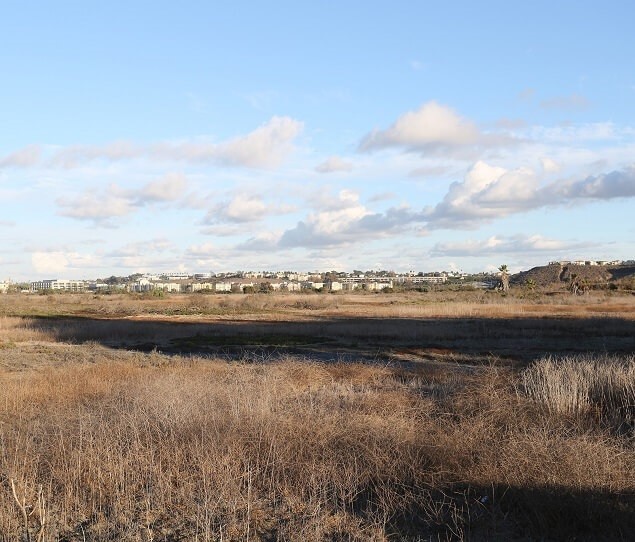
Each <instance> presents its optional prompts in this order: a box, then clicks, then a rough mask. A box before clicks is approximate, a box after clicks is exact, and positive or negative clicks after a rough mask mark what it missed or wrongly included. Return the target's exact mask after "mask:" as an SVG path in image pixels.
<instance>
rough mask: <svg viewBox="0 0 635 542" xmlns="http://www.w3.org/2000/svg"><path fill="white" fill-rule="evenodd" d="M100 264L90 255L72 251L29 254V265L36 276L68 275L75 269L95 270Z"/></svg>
mask: <svg viewBox="0 0 635 542" xmlns="http://www.w3.org/2000/svg"><path fill="white" fill-rule="evenodd" d="M100 264H101V262H100V261H99V259H98V258H97V257H96V256H94V255H92V254H80V253H78V252H72V251H69V252H66V251H36V252H33V253H32V254H31V265H32V266H33V269H34V270H35V272H36V273H38V274H49V275H55V274H60V273H68V272H72V271H73V270H77V269H87V268H96V267H99V265H100ZM50 278H66V277H50Z"/></svg>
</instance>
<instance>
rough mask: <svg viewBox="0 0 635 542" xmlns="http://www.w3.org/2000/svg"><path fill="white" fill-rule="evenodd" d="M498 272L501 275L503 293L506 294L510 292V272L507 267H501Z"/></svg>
mask: <svg viewBox="0 0 635 542" xmlns="http://www.w3.org/2000/svg"><path fill="white" fill-rule="evenodd" d="M498 270H499V271H500V273H501V288H502V289H503V292H506V291H508V290H509V271H508V270H507V265H505V264H503V265H501V266H500V267H499V268H498Z"/></svg>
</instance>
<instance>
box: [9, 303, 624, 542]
mask: <svg viewBox="0 0 635 542" xmlns="http://www.w3.org/2000/svg"><path fill="white" fill-rule="evenodd" d="M470 295H471V294H470ZM214 297H215V296H191V297H186V298H176V301H175V302H174V303H173V306H172V307H171V308H170V307H168V306H167V305H161V307H163V308H162V309H161V310H158V309H157V308H158V307H159V305H155V300H147V302H148V304H147V305H146V304H144V303H145V301H144V300H139V299H126V298H124V297H123V296H122V297H121V298H114V299H113V300H110V299H108V300H107V301H104V300H103V299H92V298H91V299H90V300H85V299H82V298H81V297H78V296H68V297H67V296H55V297H54V298H53V299H52V300H50V301H49V302H42V300H45V301H46V298H45V297H39V296H37V297H32V298H29V300H27V301H25V300H24V299H23V298H21V297H19V296H13V300H14V303H13V304H11V303H10V300H11V298H12V296H5V297H0V310H1V311H2V314H4V315H5V316H1V317H0V389H1V390H2V393H1V394H0V399H1V400H0V540H3V541H5V540H6V541H14V540H20V539H21V538H22V539H24V540H26V539H27V536H28V537H29V539H30V540H33V541H35V540H38V541H39V540H41V541H78V542H79V541H84V540H130V541H133V540H139V541H141V540H146V541H150V540H153V541H160V540H164V541H176V540H200V541H204V540H210V541H211V540H225V541H239V540H240V541H242V540H251V541H257V540H267V541H268V540H270V541H274V540H298V541H299V540H315V541H318V540H319V541H331V540H360V541H362V540H363V541H366V540H377V541H388V540H404V541H413V542H414V541H422V540H455V539H474V540H478V539H484V540H508V539H544V540H548V539H556V540H573V539H576V540H580V539H587V540H598V539H606V540H628V539H629V538H630V537H631V535H632V533H633V532H635V426H634V421H635V420H634V419H633V417H634V411H635V386H634V382H635V361H634V359H633V357H632V347H631V352H630V354H629V353H626V352H625V353H619V352H614V353H613V354H611V355H606V354H601V353H597V352H596V353H593V352H592V350H593V348H592V346H593V345H594V344H596V343H595V342H594V341H589V342H584V340H582V338H581V339H580V340H581V341H582V346H587V347H588V346H589V345H590V346H591V347H589V348H587V351H588V352H587V353H586V354H584V355H571V354H569V353H568V348H565V349H564V350H567V353H566V355H565V354H564V353H563V351H554V352H553V355H552V356H551V357H549V356H538V357H537V358H536V359H534V360H527V359H526V358H523V357H522V356H519V357H518V358H517V359H518V360H520V361H519V362H518V363H516V362H515V361H514V360H513V359H507V358H505V359H502V358H500V357H496V356H484V355H481V354H478V355H476V354H473V353H470V352H468V353H467V354H465V357H464V358H461V359H458V358H456V357H452V358H449V357H447V356H446V357H443V356H441V357H439V358H435V359H432V358H431V357H430V355H428V356H427V357H426V356H421V357H418V358H416V359H414V361H413V360H412V359H411V360H409V361H407V362H404V361H398V360H397V358H395V357H394V356H391V355H390V352H388V350H389V345H390V344H391V343H392V342H397V343H402V342H403V343H407V344H410V345H411V344H418V345H419V347H421V350H422V351H426V348H425V347H426V344H425V343H426V341H428V340H429V339H430V337H429V336H428V335H425V333H422V332H420V331H417V330H419V328H417V327H412V328H409V327H408V326H409V325H412V326H414V325H415V323H416V322H415V320H416V319H413V318H412V316H410V317H404V316H401V317H399V318H397V311H399V310H403V311H405V312H408V311H409V310H410V309H408V303H411V304H412V305H413V307H425V306H426V304H427V303H430V304H431V305H432V304H436V308H435V309H434V310H436V311H441V301H430V300H428V299H425V298H417V297H414V296H413V297H411V298H402V297H400V296H396V297H392V296H381V297H379V298H378V296H372V295H371V296H360V298H359V299H357V300H356V299H354V298H353V297H354V296H352V297H351V299H350V301H349V300H348V298H346V297H344V296H342V297H341V298H339V299H338V297H339V296H281V297H280V298H279V299H277V298H276V297H275V296H265V295H263V296H254V297H252V298H249V297H240V296H224V297H222V299H219V300H217V301H216V302H214V301H213V300H214ZM76 299H79V301H76ZM378 299H382V300H383V304H382V305H381V306H377V307H376V309H373V308H372V306H373V305H372V303H375V302H377V300H378ZM201 300H203V301H204V302H205V303H207V304H208V305H205V307H207V308H208V309H209V310H208V311H207V312H204V311H203V310H201V311H199V313H198V314H197V315H196V316H197V319H196V321H195V322H193V323H189V324H183V323H180V324H179V325H177V322H179V321H180V319H179V318H176V317H175V318H174V319H173V320H172V322H171V323H166V322H153V321H146V320H144V321H143V322H136V320H135V319H133V320H130V319H125V318H123V317H122V311H123V310H128V311H129V314H130V315H135V316H136V317H139V316H142V315H145V317H146V318H148V315H149V314H152V311H155V310H156V311H157V313H160V315H161V316H162V317H163V318H165V316H166V309H169V310H177V309H178V310H181V309H182V308H183V307H188V306H189V307H193V306H194V305H193V303H194V301H196V302H197V305H196V306H197V307H199V308H201V307H203V305H204V304H203V301H201ZM246 300H249V303H252V304H256V305H258V304H263V307H264V305H266V304H271V308H272V310H273V311H274V312H275V311H279V312H278V317H276V316H274V317H273V318H272V323H271V325H273V326H275V327H274V329H275V331H276V333H279V332H281V330H283V329H285V328H288V327H289V326H292V324H293V322H291V321H290V316H289V315H290V313H292V312H293V311H296V310H298V311H300V312H302V314H301V318H300V317H299V318H298V320H297V322H295V323H296V324H297V325H301V326H304V327H298V328H297V329H302V330H305V332H306V333H307V334H313V333H315V332H316V331H322V332H324V333H325V334H327V335H328V333H332V329H330V328H328V327H327V328H324V323H322V322H321V321H320V317H324V318H326V316H325V315H324V314H322V315H321V316H320V317H315V316H314V317H313V319H311V318H309V316H310V314H311V312H312V311H316V312H323V313H326V312H329V311H337V310H342V311H349V312H350V314H352V313H353V308H352V307H353V306H355V307H356V310H357V311H358V312H357V313H356V314H358V317H360V320H359V321H356V322H353V321H345V322H344V323H345V327H344V329H343V330H341V331H340V336H337V335H336V334H334V336H335V338H336V339H337V338H338V337H339V339H341V338H342V337H343V336H348V335H351V336H353V337H354V340H355V341H358V340H360V338H363V337H366V336H367V335H369V334H376V333H377V331H378V329H379V328H374V327H364V326H369V325H370V324H368V322H366V321H365V320H364V319H363V318H361V316H368V315H369V314H371V313H372V311H373V310H376V312H377V313H379V315H380V316H381V317H382V318H387V315H391V314H392V315H393V317H394V321H393V320H386V321H385V322H383V323H385V324H386V325H388V326H389V331H388V332H387V333H386V334H385V336H384V337H383V338H381V341H380V343H379V344H381V345H382V348H383V349H385V352H383V354H382V356H380V357H378V358H377V362H375V363H369V362H367V363H355V362H349V363H341V362H337V361H329V362H318V361H314V360H313V359H308V358H306V357H298V356H297V355H294V356H291V355H286V354H282V355H278V356H263V357H262V358H261V360H260V362H258V363H254V362H253V359H254V357H253V356H248V355H246V356H243V357H242V361H241V360H240V359H239V360H238V361H228V360H227V359H218V357H215V356H213V355H201V354H200V352H199V353H198V354H195V353H190V354H187V353H185V352H181V353H180V354H179V355H167V354H165V353H161V352H160V351H151V352H146V353H144V352H139V351H133V350H129V349H126V348H121V346H122V343H123V345H125V344H126V343H127V342H129V341H134V340H137V341H141V342H144V343H155V344H160V342H159V341H160V340H165V337H166V335H167V336H168V338H177V339H178V338H179V337H180V338H183V337H190V336H191V335H192V334H193V333H194V332H196V333H199V332H201V328H199V327H188V326H205V325H207V327H209V326H210V325H211V324H212V323H214V322H215V324H214V325H217V324H219V322H220V323H224V324H225V325H226V326H230V327H231V326H233V327H231V329H230V327H227V328H221V330H220V331H219V330H218V329H217V328H214V329H216V331H217V332H218V333H220V334H221V335H222V333H225V334H226V337H233V338H235V337H237V336H241V337H249V336H250V334H253V332H254V329H259V328H257V327H254V326H256V323H258V325H264V322H263V320H264V316H261V317H259V318H254V319H255V320H256V323H254V322H245V318H244V317H245V315H246V314H251V315H252V316H255V315H256V314H259V313H258V311H260V310H263V311H264V310H268V309H264V308H262V309H261V308H258V306H256V307H255V308H253V307H252V308H248V307H246V306H242V308H240V310H238V309H236V307H240V306H241V303H246ZM312 300H319V303H324V305H322V306H319V307H317V308H315V309H310V308H304V309H299V308H297V307H296V306H295V305H294V304H295V303H298V302H305V301H312ZM159 301H160V302H163V301H164V300H159ZM221 301H225V302H228V303H231V304H235V307H234V306H233V305H232V306H233V307H234V308H233V309H232V310H234V309H235V310H236V312H235V315H237V316H238V318H237V321H236V322H233V323H229V322H228V321H227V318H228V316H227V315H226V314H223V315H220V314H218V315H215V314H213V309H214V307H215V306H216V305H214V303H216V304H218V303H220V302H221ZM490 301H491V303H490ZM494 301H495V298H486V300H485V301H484V302H483V304H484V305H487V304H489V305H491V308H492V309H493V310H494V312H495V313H496V314H497V315H498V316H496V317H494V316H492V318H498V319H500V318H501V312H497V311H504V307H506V306H511V307H515V308H516V309H518V308H520V307H521V306H522V307H525V308H524V309H523V313H524V312H525V311H526V310H527V308H526V307H532V309H531V310H533V308H536V307H542V309H538V308H536V310H544V312H545V313H547V312H548V311H549V306H547V305H545V304H542V303H540V304H538V303H536V304H534V305H531V304H528V302H527V301H526V300H518V299H513V298H511V299H510V298H500V296H499V297H498V302H496V303H495V302H494ZM317 302H318V301H316V303H317ZM392 302H395V303H392ZM29 303H31V305H29ZM109 303H111V304H112V305H109ZM462 303H465V306H463V305H461V304H462ZM455 304H458V306H457V307H455V308H454V309H452V308H451V307H448V308H447V314H446V316H445V319H443V318H442V320H451V321H452V323H451V325H450V327H449V329H455V330H456V329H457V321H456V320H455V318H457V316H456V314H459V313H460V314H461V315H462V317H463V318H464V320H461V321H460V322H458V323H459V324H460V323H464V322H467V321H468V320H469V321H471V320H472V319H476V321H477V323H476V324H475V326H476V327H474V328H472V327H469V326H468V327H467V328H465V329H464V331H463V332H464V333H465V337H464V339H465V341H468V339H469V341H474V340H475V339H474V337H472V336H471V335H470V336H469V337H468V332H469V333H473V332H474V329H476V330H479V329H480V330H481V331H483V330H485V331H488V330H489V332H491V333H490V335H489V336H488V337H487V338H486V340H487V341H489V342H488V346H491V347H492V348H493V347H494V346H495V345H496V343H497V342H500V341H505V340H508V339H509V337H507V336H506V335H504V334H503V335H502V336H499V335H496V334H494V333H493V331H492V330H493V328H488V327H482V322H481V321H480V319H479V318H476V317H475V316H474V313H470V314H469V315H468V314H466V310H467V307H469V310H470V311H472V310H473V308H474V307H477V306H480V302H478V301H474V300H471V299H463V300H461V299H457V300H455ZM115 306H116V307H117V309H116V310H113V311H112V312H110V313H108V312H107V310H109V309H108V307H115ZM561 306H562V307H568V306H574V307H575V308H578V307H579V308H580V312H578V313H576V314H575V315H571V314H569V315H568V316H567V317H566V318H561V319H558V320H554V321H549V322H548V325H545V326H544V327H534V328H531V329H530V330H529V331H527V332H526V333H528V334H531V333H534V332H536V331H537V332H539V333H541V334H542V335H540V336H539V338H538V339H539V340H546V339H548V338H549V336H550V335H549V333H548V331H549V332H551V331H554V330H553V329H552V328H553V327H554V322H558V323H559V324H558V325H561V326H562V330H560V331H561V332H562V333H563V334H564V335H565V337H566V338H567V341H570V340H571V338H572V337H574V335H573V334H572V333H571V332H570V330H571V328H570V327H569V326H570V325H572V326H573V328H572V329H576V327H577V328H578V329H585V328H584V321H586V320H589V315H590V314H591V315H596V314H600V313H606V314H611V315H613V316H614V315H615V314H619V315H620V319H619V321H620V322H621V324H620V325H622V326H623V327H621V328H619V329H620V330H621V331H620V333H615V332H614V330H613V331H611V330H608V329H605V330H602V331H601V333H599V335H598V336H601V337H603V338H604V340H605V346H607V344H606V343H607V341H608V342H612V341H616V342H618V343H619V348H616V349H615V350H624V349H625V347H626V349H628V348H629V345H630V344H632V342H631V343H629V342H628V340H629V339H630V340H631V341H632V334H631V335H630V337H628V336H624V337H622V335H621V334H626V333H627V332H628V330H629V329H630V330H631V331H632V330H633V311H632V308H633V304H632V303H631V301H630V299H628V298H615V299H612V298H611V299H604V298H602V299H599V298H596V300H595V304H592V303H591V302H590V301H589V300H588V299H587V300H583V301H579V300H578V299H576V300H575V304H572V305H567V304H565V303H563V304H562V305H561ZM592 306H593V307H594V308H595V311H589V310H588V309H589V308H590V307H592ZM100 307H105V308H104V311H101V310H100ZM133 307H134V310H133V309H132V308H133ZM203 308H204V307H203ZM217 308H218V307H217ZM452 310H455V311H456V313H455V314H452ZM555 310H556V311H557V310H559V309H558V308H557V307H556V309H555ZM46 311H48V312H46ZM91 311H92V312H93V313H94V314H97V315H100V317H101V318H104V317H105V315H108V314H109V315H110V319H106V320H105V321H103V320H94V319H93V320H84V319H79V320H77V319H71V320H68V319H64V318H62V319H60V318H59V315H62V316H63V315H67V316H68V315H74V316H78V315H79V314H84V316H87V315H88V314H89V313H90V312H91ZM161 311H163V312H161ZM240 311H243V312H240ZM249 311H251V312H249ZM364 311H368V312H364ZM432 312H433V311H432ZM45 313H46V314H47V317H46V318H42V317H41V316H42V315H44V314H45ZM29 314H30V315H31V316H29ZM37 315H40V317H39V318H38V317H35V316H37ZM280 315H283V316H284V318H281V317H280ZM437 315H438V313H437ZM521 315H522V313H518V314H517V315H516V316H515V317H508V318H507V319H501V320H502V321H507V320H509V321H512V320H513V319H514V318H521ZM115 316H117V318H115ZM191 316H194V315H190V317H191ZM202 316H205V319H204V321H201V320H200V319H201V317H202ZM468 316H469V318H468ZM329 318H332V316H329ZM590 321H592V322H593V325H594V326H596V327H597V326H598V325H599V324H598V322H600V325H602V324H601V323H602V322H603V323H604V324H605V325H606V326H607V327H610V326H616V325H617V324H616V320H611V319H609V318H605V319H601V320H597V319H591V320H590ZM99 322H102V325H100V324H99ZM104 322H105V323H104ZM135 322H136V323H137V324H139V327H137V328H135V329H134V330H132V331H130V330H129V331H126V326H128V328H130V327H131V326H132V324H134V323H135ZM413 322H414V323H413ZM495 322H496V323H498V320H495ZM521 323H523V324H525V323H526V320H522V321H521ZM245 325H246V326H247V327H246V328H245V327H240V326H245ZM355 325H357V326H361V328H360V327H357V328H356V327H355ZM417 325H418V324H417ZM445 325H446V328H447V326H448V324H447V323H446V324H445ZM179 326H181V327H179ZM390 326H392V327H390ZM236 327H238V328H239V330H238V331H237V330H236V329H235V328H236ZM458 327H459V328H460V326H458ZM177 328H178V329H177ZM446 328H441V327H435V328H433V331H434V333H437V332H439V331H443V330H445V332H447V329H446ZM175 329H176V331H175ZM297 329H296V332H298V331H297ZM360 329H361V331H360ZM399 329H403V330H404V331H403V335H399V333H398V331H397V330H399ZM460 329H463V328H460ZM460 329H459V333H461V331H460ZM519 329H520V328H519ZM415 332H416V333H415ZM413 333H414V334H413ZM332 334H333V333H332ZM431 334H432V332H431ZM216 336H217V335H215V337H216ZM430 336H432V335H430ZM294 337H295V335H294ZM448 337H449V333H448ZM514 337H516V338H518V339H521V338H523V337H521V336H520V335H518V336H516V335H514ZM607 337H611V339H610V340H607ZM620 337H621V338H622V339H623V342H619V340H618V339H620ZM118 339H119V340H120V342H119V344H117V340H118ZM288 339H289V336H286V340H288ZM525 339H527V340H529V338H528V337H525ZM232 340H236V339H232ZM278 340H280V341H284V340H285V337H279V338H278ZM448 340H450V338H448ZM325 344H326V343H325ZM325 344H323V345H322V347H323V348H326V347H327V346H325ZM328 344H329V345H330V346H328V347H329V348H332V349H334V356H335V358H334V359H337V358H336V354H337V352H336V351H337V350H338V349H339V348H340V347H341V346H342V343H341V342H334V343H332V344H331V343H328ZM466 344H467V343H466ZM113 346H119V348H117V349H115V348H113ZM243 346H245V345H244V343H243ZM608 346H611V344H608ZM489 349H491V348H489ZM411 350H414V349H413V348H409V349H408V351H411ZM432 350H433V349H432V348H428V349H427V351H428V354H429V353H430V351H432ZM468 350H469V349H468ZM597 350H598V351H599V350H600V349H599V348H598V349H597ZM455 354H456V352H455ZM245 360H250V362H246V361H245ZM12 481H13V486H14V488H15V495H14V494H13V490H12ZM21 508H22V509H23V510H24V514H23V512H22V509H21ZM25 516H26V522H25Z"/></svg>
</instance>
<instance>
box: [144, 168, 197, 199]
mask: <svg viewBox="0 0 635 542" xmlns="http://www.w3.org/2000/svg"><path fill="white" fill-rule="evenodd" d="M187 186H188V183H187V179H186V178H185V175H183V174H181V173H168V174H167V175H166V176H165V177H163V178H162V179H159V180H158V181H152V182H150V183H148V184H146V185H145V186H143V187H142V188H141V190H139V191H138V194H137V197H138V200H139V201H142V202H162V201H175V200H177V199H179V198H181V197H183V195H184V192H185V190H186V189H187Z"/></svg>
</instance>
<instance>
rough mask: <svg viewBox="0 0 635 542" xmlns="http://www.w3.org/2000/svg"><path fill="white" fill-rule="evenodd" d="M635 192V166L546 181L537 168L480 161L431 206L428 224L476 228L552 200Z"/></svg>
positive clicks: (601, 197)
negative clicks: (438, 201) (507, 166)
mask: <svg viewBox="0 0 635 542" xmlns="http://www.w3.org/2000/svg"><path fill="white" fill-rule="evenodd" d="M633 196H635V166H631V167H628V168H625V169H623V170H619V171H613V172H611V173H607V174H602V175H595V176H588V177H586V178H584V179H579V180H571V179H564V180H563V179H558V180H556V181H552V182H549V183H546V184H543V183H541V179H540V178H539V176H538V175H537V174H536V173H535V172H534V171H533V170H531V169H528V168H518V169H515V170H506V169H504V168H501V167H495V166H491V165H488V164H486V163H485V162H482V161H481V162H477V163H476V164H475V165H474V166H473V167H472V168H471V169H470V170H469V171H468V173H467V174H466V176H465V178H464V179H463V180H462V181H458V182H454V183H452V184H451V185H450V188H449V190H448V192H447V194H446V195H445V197H444V199H443V201H441V202H440V203H439V204H437V205H436V206H434V207H433V208H429V209H426V211H425V213H424V214H425V216H426V218H427V221H428V227H429V228H432V229H439V228H459V229H460V228H471V227H476V226H477V225H478V224H480V223H482V222H484V221H490V220H493V219H496V218H502V217H504V216H507V215H510V214H512V213H518V212H523V211H528V210H531V209H536V208H539V207H545V206H552V205H565V204H570V203H576V202H582V201H588V200H606V199H614V198H628V197H633Z"/></svg>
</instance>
